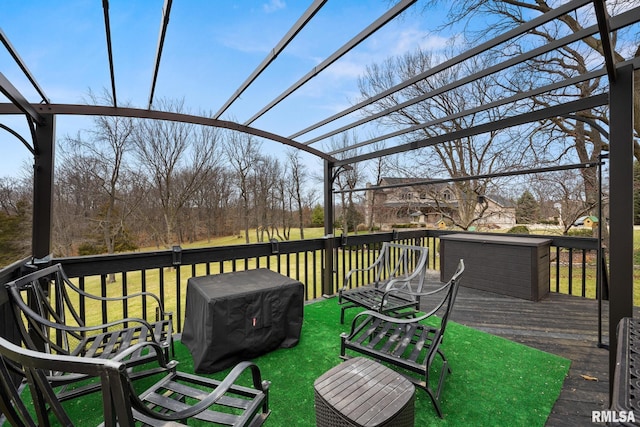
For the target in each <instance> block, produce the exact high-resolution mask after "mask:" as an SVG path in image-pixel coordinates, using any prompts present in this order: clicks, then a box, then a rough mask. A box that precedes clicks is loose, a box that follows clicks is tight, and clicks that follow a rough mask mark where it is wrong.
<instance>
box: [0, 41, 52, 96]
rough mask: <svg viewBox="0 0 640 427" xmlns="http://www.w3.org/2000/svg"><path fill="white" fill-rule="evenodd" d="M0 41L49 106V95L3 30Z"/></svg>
mask: <svg viewBox="0 0 640 427" xmlns="http://www.w3.org/2000/svg"><path fill="white" fill-rule="evenodd" d="M0 41H2V44H4V47H5V48H6V49H7V51H8V52H9V55H11V57H12V58H13V60H14V61H16V64H18V67H20V69H21V70H22V72H23V73H24V75H25V76H26V77H27V79H29V81H30V82H31V84H32V85H33V87H34V88H35V90H36V91H37V92H38V94H39V95H40V97H41V98H42V101H43V102H45V103H47V104H48V103H49V98H48V97H47V95H45V93H44V90H42V88H41V87H40V85H39V84H38V82H37V81H36V79H35V77H33V74H31V71H29V68H27V65H26V64H25V63H24V61H23V60H22V58H21V57H20V55H18V51H16V50H15V48H14V47H13V45H12V44H11V42H10V41H9V38H7V36H6V35H5V33H4V32H3V31H2V29H0Z"/></svg>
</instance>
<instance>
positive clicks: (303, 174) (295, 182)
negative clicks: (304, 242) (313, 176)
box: [287, 150, 308, 239]
mask: <svg viewBox="0 0 640 427" xmlns="http://www.w3.org/2000/svg"><path fill="white" fill-rule="evenodd" d="M287 160H288V165H289V171H290V175H291V179H290V180H289V193H290V194H291V200H293V202H294V203H295V208H296V210H297V213H298V227H299V228H300V238H301V239H304V217H303V214H304V202H303V197H304V195H303V191H302V187H303V185H304V183H305V181H306V179H307V175H308V173H307V169H306V168H305V167H304V165H303V164H302V159H301V158H300V152H299V151H298V150H289V151H288V152H287Z"/></svg>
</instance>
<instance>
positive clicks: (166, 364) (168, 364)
mask: <svg viewBox="0 0 640 427" xmlns="http://www.w3.org/2000/svg"><path fill="white" fill-rule="evenodd" d="M146 347H151V348H152V349H153V351H154V352H155V353H156V360H157V361H158V365H160V366H161V367H163V368H167V369H171V370H172V369H174V368H175V367H176V366H177V365H178V362H177V361H176V360H167V359H166V358H165V354H164V349H163V348H162V346H161V345H159V344H158V343H156V342H153V341H146V342H139V343H136V344H133V345H131V346H129V347H128V348H127V349H126V350H124V351H122V352H120V353H118V354H116V355H115V356H113V357H111V358H110V360H115V361H117V362H120V361H123V360H126V358H127V357H129V356H130V355H132V354H133V353H135V352H137V351H139V350H140V349H143V348H146Z"/></svg>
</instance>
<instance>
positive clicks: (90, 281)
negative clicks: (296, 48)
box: [85, 228, 640, 324]
mask: <svg viewBox="0 0 640 427" xmlns="http://www.w3.org/2000/svg"><path fill="white" fill-rule="evenodd" d="M323 233H324V230H323V229H322V228H310V229H305V238H317V237H321V236H322V235H323ZM249 235H250V238H251V241H252V243H253V242H255V241H256V236H255V233H254V232H250V233H249ZM291 235H292V239H296V238H299V236H300V233H299V230H292V232H291ZM236 244H244V238H238V236H227V237H221V238H216V239H210V240H207V241H200V242H193V243H190V244H185V245H183V247H184V248H199V247H207V246H225V245H236ZM634 245H635V248H634V253H635V254H636V257H638V258H640V230H636V231H635V232H634ZM148 249H149V250H151V248H148ZM430 250H431V251H436V248H430ZM436 252H437V251H436ZM345 254H349V258H347V259H346V260H344V259H342V258H341V259H340V261H339V262H340V265H341V266H342V264H344V265H345V266H346V269H347V270H348V269H350V268H351V267H355V266H356V265H357V263H356V254H355V252H348V251H339V256H341V257H344V256H345ZM296 261H298V262H296ZM278 262H280V265H279V269H278ZM313 262H315V266H314V267H315V269H312V268H310V267H309V266H308V264H309V263H313ZM269 263H270V264H269V265H270V268H271V269H273V270H276V271H280V272H282V273H283V274H285V275H288V276H290V277H292V278H296V279H299V280H301V281H303V282H305V283H307V282H308V283H311V282H312V280H311V278H305V277H304V274H305V273H304V272H305V271H316V272H318V273H317V274H318V275H320V274H321V271H322V268H321V265H320V263H321V256H320V254H319V253H316V256H315V261H314V259H313V258H312V257H311V256H310V255H308V256H305V257H304V258H303V257H301V258H299V259H298V258H296V257H295V256H291V257H290V258H287V257H282V259H281V260H280V261H278V258H277V257H276V256H272V257H270V259H269ZM305 263H306V264H307V267H306V268H305V265H304V264H305ZM287 264H288V265H287ZM436 264H437V262H436ZM266 265H267V264H266V260H265V259H263V260H262V261H261V264H260V267H265V266H266ZM257 267H258V265H257V264H256V260H255V259H250V260H247V261H246V262H245V261H237V262H236V263H235V264H234V263H233V262H231V261H227V262H224V263H222V264H220V263H211V264H210V265H209V268H210V270H209V274H218V273H220V272H221V271H225V272H228V271H233V270H244V269H254V268H257ZM555 270H556V265H555V263H552V265H551V290H552V291H556V287H555V277H556V271H555ZM161 274H162V275H163V277H164V282H165V286H164V291H163V289H162V288H161V287H160V282H161V278H160V275H161ZM205 274H207V271H206V267H205V266H204V265H198V266H196V270H195V275H205ZM583 274H584V276H585V279H586V280H585V283H586V287H585V292H584V296H586V297H587V298H595V297H596V286H595V285H596V264H595V260H592V261H591V262H589V263H588V264H587V267H586V269H585V271H584V273H583V271H582V266H581V264H579V263H578V264H574V266H573V269H572V280H571V281H570V280H569V277H568V269H567V268H566V266H564V267H562V268H561V270H560V281H559V282H560V285H559V292H561V293H565V294H570V295H576V296H583V291H582V288H581V286H580V284H581V283H582V276H583ZM191 275H192V271H191V266H183V267H180V278H181V280H180V281H179V282H178V280H177V279H176V270H175V269H174V268H166V269H163V270H162V271H160V270H159V269H153V270H148V271H146V272H145V280H146V284H147V285H146V290H147V291H149V292H153V293H155V294H157V295H161V294H162V293H163V292H164V295H163V296H164V300H165V307H166V309H167V310H168V311H173V312H174V313H176V311H177V307H178V302H177V298H178V297H179V298H181V304H180V306H181V307H182V308H183V312H182V313H181V316H183V315H184V303H185V294H186V286H187V280H188V278H189V277H191ZM306 279H309V280H306ZM315 279H316V280H315V282H316V283H317V284H318V285H317V289H308V290H307V298H308V299H310V300H311V299H315V298H317V297H319V296H321V295H322V293H323V292H322V289H320V283H321V278H320V277H316V278H315ZM122 280H123V279H122V275H116V282H115V283H110V284H109V285H108V286H107V293H108V295H109V296H118V295H122V293H123V286H122ZM126 283H127V292H128V293H129V294H132V293H134V292H139V291H141V290H142V285H141V283H142V277H141V273H140V272H132V273H127V274H126ZM85 286H86V289H87V290H88V291H89V292H91V293H97V294H99V293H100V291H99V290H100V281H99V277H88V278H86V285H85ZM338 286H341V283H338ZM178 287H179V289H180V292H179V293H176V292H174V291H171V289H172V288H178ZM634 288H635V289H634V291H635V292H634V305H638V306H640V270H634ZM141 307H142V304H141V301H139V302H138V303H136V304H134V305H132V306H131V307H130V311H129V313H128V316H129V317H133V316H138V315H140V313H141ZM153 310H154V308H153V307H152V306H150V307H149V308H148V310H147V316H148V318H153V316H154V311H153ZM86 312H87V313H88V318H87V323H88V324H97V323H102V321H101V318H100V313H101V312H102V308H101V306H100V305H98V304H93V305H92V304H88V306H87V311H86ZM91 313H93V314H91ZM108 313H109V319H119V318H122V317H123V316H124V312H123V309H122V306H121V305H114V306H112V307H111V308H109V310H108ZM176 314H177V313H176Z"/></svg>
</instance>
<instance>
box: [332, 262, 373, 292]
mask: <svg viewBox="0 0 640 427" xmlns="http://www.w3.org/2000/svg"><path fill="white" fill-rule="evenodd" d="M377 264H378V261H377V260H376V262H374V263H373V264H371V265H370V266H368V267H364V268H353V269H351V270H349V272H348V273H347V275H346V276H345V277H344V282H343V283H342V288H340V289H339V290H338V292H344V291H346V290H347V289H349V280H351V276H352V275H353V274H355V273H360V272H365V271H370V270H373V269H374V268H375V267H376V266H377Z"/></svg>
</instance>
